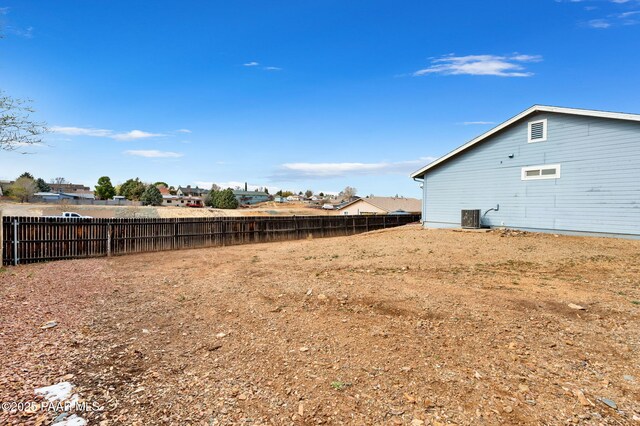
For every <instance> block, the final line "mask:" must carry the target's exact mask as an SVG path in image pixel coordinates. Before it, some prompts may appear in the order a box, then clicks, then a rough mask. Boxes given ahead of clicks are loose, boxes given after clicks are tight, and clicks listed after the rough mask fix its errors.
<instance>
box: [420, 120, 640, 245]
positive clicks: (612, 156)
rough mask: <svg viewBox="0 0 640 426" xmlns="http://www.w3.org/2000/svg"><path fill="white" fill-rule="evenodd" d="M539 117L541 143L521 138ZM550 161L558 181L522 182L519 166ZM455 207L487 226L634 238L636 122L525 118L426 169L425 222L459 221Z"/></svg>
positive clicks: (638, 195)
mask: <svg viewBox="0 0 640 426" xmlns="http://www.w3.org/2000/svg"><path fill="white" fill-rule="evenodd" d="M541 119H547V140H546V142H535V143H527V131H528V130H527V123H528V122H530V121H535V120H541ZM510 154H513V158H509V155H510ZM552 164H560V165H561V173H560V177H559V178H558V179H545V180H521V170H522V167H526V166H538V165H552ZM498 205H499V210H498V211H489V212H487V210H488V209H491V208H496V206H498ZM462 209H481V210H482V214H485V212H486V214H485V215H484V217H483V224H484V225H488V226H506V227H511V228H522V229H531V230H540V231H551V232H561V231H562V232H581V233H605V234H626V235H630V236H640V123H638V122H632V121H624V120H615V119H607V118H594V117H585V116H576V115H570V114H557V113H546V112H545V113H537V114H532V115H530V116H528V117H525V118H524V119H523V120H521V121H519V122H517V123H514V124H513V125H511V126H510V127H508V128H506V129H504V130H503V131H502V132H500V133H498V134H496V135H493V136H491V137H490V138H488V139H487V140H485V141H483V142H481V143H480V144H478V145H477V146H475V147H473V148H470V149H469V150H467V151H466V152H463V153H461V154H459V155H457V156H455V157H452V158H451V159H450V160H449V161H447V162H444V163H443V164H441V165H439V166H436V167H434V168H433V169H431V170H428V171H427V173H426V174H425V176H424V187H423V221H424V224H425V226H427V227H459V226H460V210H462Z"/></svg>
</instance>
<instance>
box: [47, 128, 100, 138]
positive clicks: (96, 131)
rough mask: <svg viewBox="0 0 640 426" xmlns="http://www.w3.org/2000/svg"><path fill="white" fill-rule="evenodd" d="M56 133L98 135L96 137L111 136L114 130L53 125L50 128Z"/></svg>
mask: <svg viewBox="0 0 640 426" xmlns="http://www.w3.org/2000/svg"><path fill="white" fill-rule="evenodd" d="M50 130H51V131H52V132H54V133H62V134H63V135H69V136H96V137H110V136H111V135H112V134H113V131H111V130H106V129H92V128H85V127H63V126H53V127H51V129H50Z"/></svg>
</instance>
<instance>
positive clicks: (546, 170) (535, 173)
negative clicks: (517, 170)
mask: <svg viewBox="0 0 640 426" xmlns="http://www.w3.org/2000/svg"><path fill="white" fill-rule="evenodd" d="M559 177H560V164H549V165H545V166H530V167H523V168H522V172H521V179H522V180H537V179H558V178H559Z"/></svg>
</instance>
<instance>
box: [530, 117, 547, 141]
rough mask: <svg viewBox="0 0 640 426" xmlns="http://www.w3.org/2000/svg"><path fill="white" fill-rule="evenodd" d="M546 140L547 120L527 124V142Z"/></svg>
mask: <svg viewBox="0 0 640 426" xmlns="http://www.w3.org/2000/svg"><path fill="white" fill-rule="evenodd" d="M546 140H547V120H546V119H545V120H538V121H532V122H530V123H529V138H528V140H527V142H529V143H532V142H544V141H546Z"/></svg>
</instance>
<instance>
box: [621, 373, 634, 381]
mask: <svg viewBox="0 0 640 426" xmlns="http://www.w3.org/2000/svg"><path fill="white" fill-rule="evenodd" d="M622 378H623V379H625V380H626V381H627V382H635V380H636V378H635V377H633V376H630V375H628V374H625V375H624V376H622Z"/></svg>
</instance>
